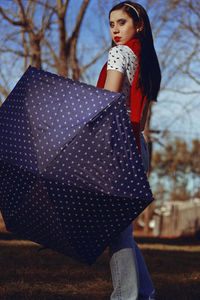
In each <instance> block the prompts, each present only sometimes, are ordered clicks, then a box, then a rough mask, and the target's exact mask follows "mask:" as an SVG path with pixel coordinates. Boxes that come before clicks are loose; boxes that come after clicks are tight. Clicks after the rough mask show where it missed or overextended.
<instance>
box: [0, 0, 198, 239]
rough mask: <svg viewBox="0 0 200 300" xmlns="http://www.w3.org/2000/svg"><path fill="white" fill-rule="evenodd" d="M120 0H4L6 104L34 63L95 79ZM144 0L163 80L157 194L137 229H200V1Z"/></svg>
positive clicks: (0, 98)
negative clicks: (111, 12)
mask: <svg viewBox="0 0 200 300" xmlns="http://www.w3.org/2000/svg"><path fill="white" fill-rule="evenodd" d="M117 3H119V1H112V0H110V1H106V0H76V1H75V0H71V1H67V0H66V1H65V0H57V1H56V0H34V1H32V0H1V1H0V28H1V35H0V65H1V68H0V105H1V104H2V103H3V102H4V100H5V99H6V97H7V96H8V94H9V93H10V92H11V90H12V89H13V88H14V86H15V84H16V83H17V81H18V80H19V79H20V77H21V76H22V74H23V73H24V72H25V71H26V69H27V68H28V66H29V65H32V66H35V67H37V68H42V69H44V70H46V71H50V72H53V73H56V74H59V75H62V76H65V77H70V78H72V79H74V80H79V81H83V82H86V83H88V84H92V85H96V82H97V79H98V75H99V72H100V70H101V68H102V66H103V64H104V63H105V62H106V60H107V53H108V50H109V48H110V46H111V39H110V36H109V22H108V13H109V10H110V9H111V8H112V6H113V5H115V4H117ZM139 3H140V4H142V5H143V6H144V8H145V9H146V10H147V13H148V15H149V18H150V22H151V25H152V31H153V36H154V42H155V48H156V51H157V54H158V58H159V62H160V66H161V70H162V83H161V90H160V94H159V97H158V101H157V103H155V104H153V106H152V107H151V111H150V114H149V118H148V124H147V126H146V129H145V135H146V138H147V141H148V144H149V148H150V152H151V162H150V173H149V179H150V183H151V187H152V190H153V193H154V196H155V201H154V203H153V204H152V205H151V206H150V207H148V208H147V209H146V211H145V212H144V213H143V214H142V215H141V216H140V217H139V218H138V220H137V221H136V222H135V223H136V224H135V234H136V235H137V234H138V235H143V236H144V235H145V236H156V237H158V236H159V237H179V236H183V235H198V234H199V231H200V155H199V149H200V131H199V127H200V118H199V111H200V22H199V19H200V1H198V0H181V1H179V0H165V1H161V0H141V1H140V2H139ZM0 224H1V225H0V226H1V230H5V227H4V225H3V221H2V220H1V223H0Z"/></svg>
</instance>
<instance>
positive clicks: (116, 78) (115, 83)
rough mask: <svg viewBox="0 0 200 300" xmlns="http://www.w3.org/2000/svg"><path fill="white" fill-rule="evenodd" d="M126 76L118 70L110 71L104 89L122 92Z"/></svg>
mask: <svg viewBox="0 0 200 300" xmlns="http://www.w3.org/2000/svg"><path fill="white" fill-rule="evenodd" d="M123 77H124V74H123V73H121V72H119V71H116V70H108V71H107V76H106V82H105V85H104V89H106V90H109V91H112V92H117V93H119V92H121V88H122V82H123Z"/></svg>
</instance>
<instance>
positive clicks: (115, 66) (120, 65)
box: [107, 46, 126, 73]
mask: <svg viewBox="0 0 200 300" xmlns="http://www.w3.org/2000/svg"><path fill="white" fill-rule="evenodd" d="M107 70H116V71H119V72H121V73H125V70H126V63H125V57H124V55H123V49H122V48H121V47H119V46H116V47H113V48H111V49H110V51H109V54H108V63H107Z"/></svg>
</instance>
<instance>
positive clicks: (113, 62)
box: [107, 45, 138, 105]
mask: <svg viewBox="0 0 200 300" xmlns="http://www.w3.org/2000/svg"><path fill="white" fill-rule="evenodd" d="M137 65H138V59H137V56H136V55H135V53H134V52H133V51H132V50H131V48H130V47H128V46H126V45H118V46H115V47H113V48H111V49H110V51H109V54H108V64H107V70H115V71H119V72H121V73H123V74H124V80H123V84H122V90H121V92H122V93H123V94H124V96H125V98H126V103H127V104H128V105H130V103H129V96H130V90H131V84H132V82H133V78H134V75H135V72H136V68H137Z"/></svg>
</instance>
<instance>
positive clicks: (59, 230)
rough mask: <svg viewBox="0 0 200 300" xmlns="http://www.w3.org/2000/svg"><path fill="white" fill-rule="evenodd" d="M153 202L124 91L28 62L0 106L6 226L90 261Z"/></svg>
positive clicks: (0, 187)
mask: <svg viewBox="0 0 200 300" xmlns="http://www.w3.org/2000/svg"><path fill="white" fill-rule="evenodd" d="M152 201H153V196H152V193H151V189H150V186H149V183H148V181H147V178H146V175H145V171H144V168H143V164H142V159H141V156H140V154H139V152H138V148H137V145H136V141H135V138H134V136H133V132H132V129H131V124H130V120H129V117H128V115H127V111H126V106H125V100H124V97H123V95H121V94H118V93H113V92H110V91H106V90H104V89H99V88H96V87H94V86H91V85H87V84H84V83H81V82H78V81H73V80H71V79H66V78H64V77H60V76H57V75H55V74H52V73H49V72H45V71H42V70H38V69H36V68H33V67H29V68H28V69H27V71H26V72H25V73H24V75H23V76H22V78H21V79H20V80H19V82H18V83H17V85H16V86H15V88H14V89H13V91H12V92H11V94H10V95H9V96H8V98H7V99H6V101H5V102H4V103H3V105H2V106H1V108H0V210H1V211H2V214H3V217H4V220H5V223H6V227H7V230H9V231H11V232H14V233H17V234H18V235H19V236H21V237H23V238H26V239H29V240H32V241H35V242H37V243H40V244H42V245H44V246H45V247H49V248H51V249H54V250H56V251H58V252H60V253H63V254H65V255H69V256H71V257H73V258H76V259H78V260H80V261H82V262H85V263H88V264H92V263H94V262H95V260H96V259H97V257H98V256H99V255H100V254H101V253H102V252H103V251H104V250H105V248H106V247H107V246H108V245H109V243H110V242H111V240H112V239H113V238H115V237H117V236H118V234H119V233H120V232H121V231H122V230H124V229H125V228H126V227H127V226H128V225H129V224H130V223H131V222H132V220H133V219H135V218H136V217H137V216H138V215H139V214H140V213H141V212H142V211H143V210H144V208H145V207H146V206H147V205H148V204H150V203H151V202H152Z"/></svg>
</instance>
